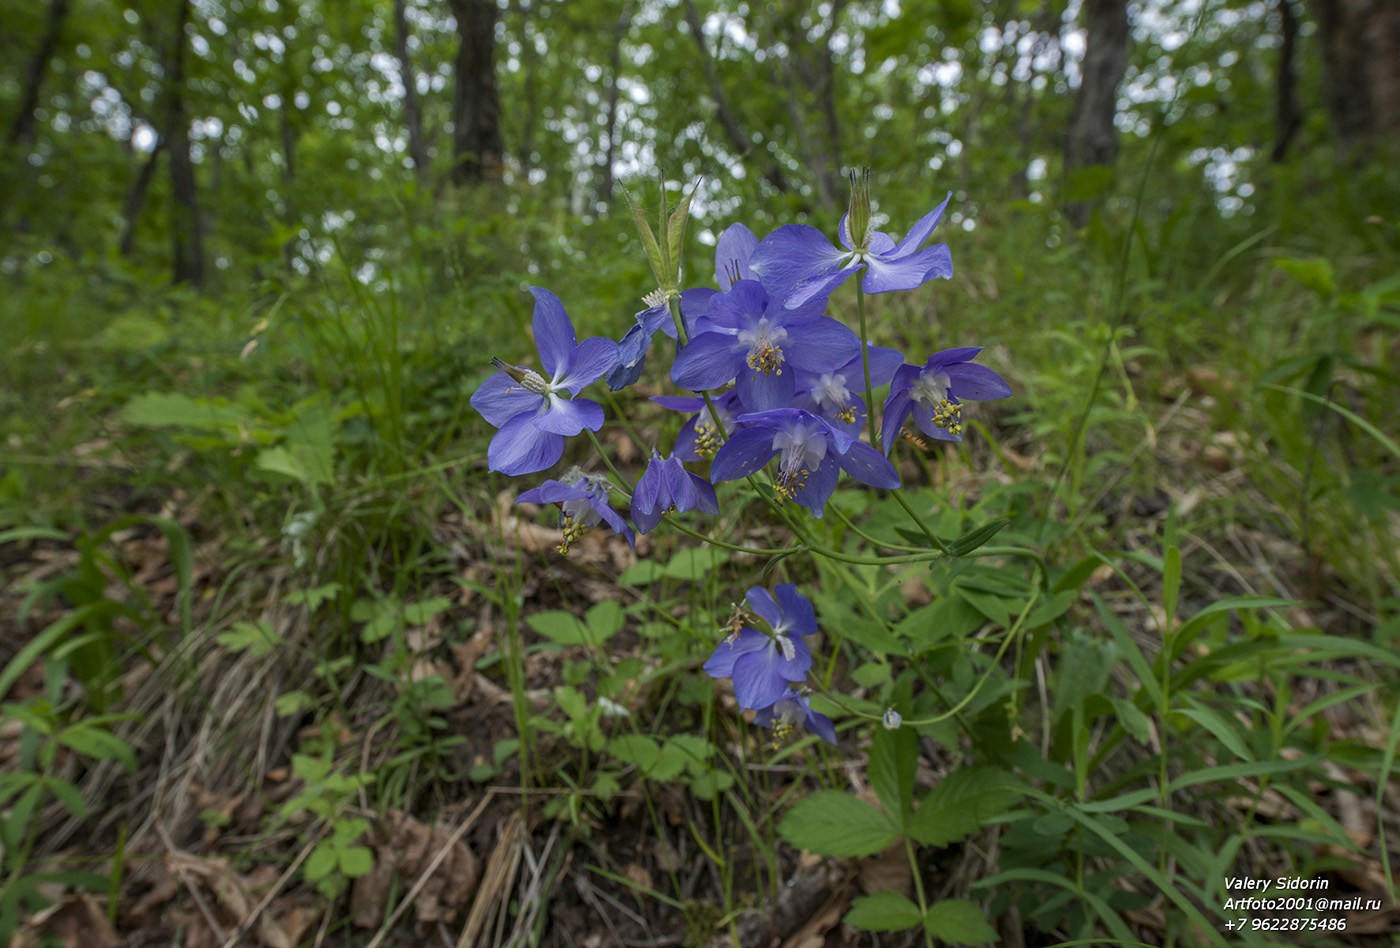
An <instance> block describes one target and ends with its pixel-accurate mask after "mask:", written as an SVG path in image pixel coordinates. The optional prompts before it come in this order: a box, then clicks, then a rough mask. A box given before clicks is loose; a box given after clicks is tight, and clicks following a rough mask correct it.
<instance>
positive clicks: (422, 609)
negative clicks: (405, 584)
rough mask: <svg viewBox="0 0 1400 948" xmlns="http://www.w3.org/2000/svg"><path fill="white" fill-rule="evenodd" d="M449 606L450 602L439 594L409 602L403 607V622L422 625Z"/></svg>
mask: <svg viewBox="0 0 1400 948" xmlns="http://www.w3.org/2000/svg"><path fill="white" fill-rule="evenodd" d="M451 606H452V603H451V602H450V601H449V600H447V599H443V598H442V597H441V596H438V597H436V598H433V599H425V600H423V601H422V602H411V603H409V604H408V605H406V606H404V607H403V621H404V624H405V625H423V624H424V623H426V622H427V621H428V620H429V619H431V618H432V617H433V616H435V615H437V614H438V613H439V612H446V611H447V610H448V609H449V608H450V607H451Z"/></svg>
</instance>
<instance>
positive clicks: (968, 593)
mask: <svg viewBox="0 0 1400 948" xmlns="http://www.w3.org/2000/svg"><path fill="white" fill-rule="evenodd" d="M953 588H954V589H956V590H957V593H958V595H959V596H961V597H962V598H963V599H965V600H967V603H968V605H970V606H972V608H974V609H976V610H977V611H978V612H980V613H982V615H984V616H986V617H987V618H988V619H990V620H992V621H993V622H995V623H996V624H997V625H999V626H1001V627H1002V628H1003V629H1009V628H1011V610H1010V609H1009V608H1008V607H1007V605H1006V603H1005V602H1004V601H1003V600H1002V598H1001V597H1000V596H992V595H988V594H986V593H980V592H973V591H972V590H970V589H967V588H966V587H964V586H963V585H962V584H961V583H956V584H954V586H953Z"/></svg>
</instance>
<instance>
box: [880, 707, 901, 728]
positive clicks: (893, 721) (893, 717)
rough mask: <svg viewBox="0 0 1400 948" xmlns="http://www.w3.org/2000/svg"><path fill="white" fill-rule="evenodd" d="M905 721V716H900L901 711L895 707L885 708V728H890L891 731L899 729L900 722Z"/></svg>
mask: <svg viewBox="0 0 1400 948" xmlns="http://www.w3.org/2000/svg"><path fill="white" fill-rule="evenodd" d="M903 722H904V718H903V717H901V716H900V713H899V712H898V711H896V710H895V709H894V708H888V709H886V710H885V721H884V723H885V729H886V730H889V731H898V730H899V726H900V724H902V723H903Z"/></svg>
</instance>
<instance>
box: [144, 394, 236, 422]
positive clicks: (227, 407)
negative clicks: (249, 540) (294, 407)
mask: <svg viewBox="0 0 1400 948" xmlns="http://www.w3.org/2000/svg"><path fill="white" fill-rule="evenodd" d="M122 419H123V420H124V421H126V423H127V424H131V425H143V426H145V427H149V428H165V427H179V428H199V429H203V430H227V431H234V430H236V429H237V428H238V426H240V425H252V424H253V421H254V419H253V416H252V414H250V413H249V412H248V411H247V410H245V409H243V408H241V407H239V406H238V405H232V404H229V403H228V402H225V401H222V400H220V401H211V400H209V399H205V398H190V397H189V396H188V395H180V394H177V393H173V392H147V393H146V394H144V395H137V396H136V397H135V398H133V399H132V400H131V401H129V402H127V403H126V407H125V408H123V409H122Z"/></svg>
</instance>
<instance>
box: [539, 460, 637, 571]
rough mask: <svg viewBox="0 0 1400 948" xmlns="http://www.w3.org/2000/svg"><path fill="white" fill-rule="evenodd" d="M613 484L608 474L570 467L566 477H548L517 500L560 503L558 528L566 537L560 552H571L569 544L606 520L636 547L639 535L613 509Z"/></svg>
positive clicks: (575, 541) (630, 544)
mask: <svg viewBox="0 0 1400 948" xmlns="http://www.w3.org/2000/svg"><path fill="white" fill-rule="evenodd" d="M611 494H612V484H611V483H609V482H608V479H607V478H606V477H600V476H599V475H597V474H585V473H583V471H582V470H581V469H580V468H577V467H571V468H569V470H568V471H567V472H566V473H565V474H564V480H562V481H556V480H552V479H551V480H547V481H545V482H544V483H543V484H541V485H540V486H539V487H535V488H532V489H530V490H527V491H525V492H524V493H523V494H521V495H520V496H519V497H517V498H515V502H516V503H517V504H525V503H529V504H558V505H559V509H560V510H561V511H562V514H561V516H560V520H559V530H560V532H561V533H562V534H563V538H562V540H561V541H560V543H559V552H560V553H568V552H569V547H570V546H571V545H572V544H574V543H577V542H578V539H579V537H581V536H583V535H584V534H585V533H587V532H588V531H589V529H591V528H592V527H596V526H597V525H598V524H600V523H606V524H607V525H608V526H610V527H612V528H613V530H615V531H616V532H617V533H620V534H622V536H623V538H624V539H626V540H627V545H628V546H630V547H632V548H633V549H636V548H637V537H636V534H634V533H633V532H632V528H631V527H630V526H628V525H627V521H626V520H623V519H622V516H621V515H620V514H619V513H618V512H617V511H616V510H613V508H612V504H611V503H609V496H610V495H611Z"/></svg>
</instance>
